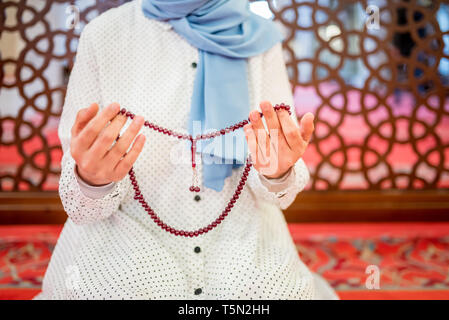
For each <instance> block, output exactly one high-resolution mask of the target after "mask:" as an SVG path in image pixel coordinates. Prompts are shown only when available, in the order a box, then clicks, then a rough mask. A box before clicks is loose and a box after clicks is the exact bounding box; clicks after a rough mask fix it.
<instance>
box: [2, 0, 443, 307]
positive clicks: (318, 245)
mask: <svg viewBox="0 0 449 320" xmlns="http://www.w3.org/2000/svg"><path fill="white" fill-rule="evenodd" d="M124 2H127V1H123V0H116V1H113V0H110V1H106V0H78V1H74V0H54V1H49V0H32V1H30V0H28V1H27V0H9V1H1V2H0V64H1V65H0V66H1V67H0V79H1V83H0V141H1V142H0V298H3V299H14V298H29V297H32V296H33V295H34V294H35V293H36V292H38V291H39V288H40V285H41V281H42V277H43V274H44V272H45V269H46V266H47V264H48V260H49V257H50V255H51V252H52V249H53V247H54V245H55V243H56V240H57V237H58V234H59V231H60V230H61V226H62V224H63V223H64V221H65V219H66V215H65V213H64V211H63V208H62V206H61V204H60V201H59V198H58V195H57V188H58V174H59V171H60V159H61V155H62V153H61V148H60V145H59V140H58V137H57V127H58V119H59V115H60V113H61V109H62V105H63V101H64V95H65V89H66V85H67V82H68V79H69V76H70V71H71V68H72V66H73V62H74V57H75V54H76V48H77V44H78V38H79V34H80V32H81V31H82V29H83V27H84V26H85V24H86V23H87V22H88V21H90V20H91V19H93V18H94V17H96V16H97V15H99V14H101V13H102V12H104V11H105V10H108V9H109V8H111V7H116V6H119V5H121V4H123V3H124ZM250 7H251V10H253V11H254V12H255V13H257V14H259V15H261V16H264V17H265V18H267V19H273V20H274V21H275V22H276V23H277V24H278V26H279V28H280V29H281V30H282V31H283V32H284V34H285V36H286V40H285V41H284V43H283V48H284V54H285V61H286V64H287V68H288V72H289V77H290V82H291V90H292V92H293V93H294V97H295V108H296V110H297V113H298V115H299V116H300V115H302V114H304V113H306V112H309V111H310V112H313V113H314V114H315V115H316V117H317V120H316V132H315V133H314V136H313V138H312V139H313V141H312V143H311V145H310V146H309V148H308V151H307V153H306V154H305V156H304V160H305V162H306V163H307V165H308V167H309V169H310V171H311V176H312V179H311V181H310V183H309V185H308V186H307V190H306V191H305V192H303V193H301V194H300V196H298V198H297V200H296V201H295V203H294V204H293V205H292V206H291V207H290V208H289V209H288V210H287V211H286V212H285V214H286V218H287V221H288V223H289V227H290V231H291V233H292V237H293V239H294V241H295V243H296V245H297V248H298V254H299V255H300V256H301V258H302V259H303V261H304V262H305V263H306V264H307V265H308V266H309V267H310V268H311V269H312V270H314V271H316V272H318V273H320V274H321V275H323V276H324V277H325V278H326V279H327V280H328V281H329V282H330V283H331V285H332V286H334V288H335V289H336V290H337V291H338V292H339V294H340V296H341V297H342V298H344V299H382V298H383V299H409V298H414V299H421V298H424V299H449V4H447V3H446V1H432V0H390V1H387V0H376V1H375V0H373V1H352V0H351V1H349V0H308V1H306V0H269V1H251V2H250ZM274 103H277V102H274ZM376 268H377V269H376ZM373 270H374V271H373ZM377 271H378V272H377ZM376 279H377V280H379V281H377V282H376ZM377 284H378V285H377Z"/></svg>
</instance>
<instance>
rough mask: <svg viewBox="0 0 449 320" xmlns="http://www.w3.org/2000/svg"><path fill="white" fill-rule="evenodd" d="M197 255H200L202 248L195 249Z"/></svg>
mask: <svg viewBox="0 0 449 320" xmlns="http://www.w3.org/2000/svg"><path fill="white" fill-rule="evenodd" d="M193 250H194V251H195V252H196V253H200V252H201V248H200V247H195V249H193Z"/></svg>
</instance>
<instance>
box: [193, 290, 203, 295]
mask: <svg viewBox="0 0 449 320" xmlns="http://www.w3.org/2000/svg"><path fill="white" fill-rule="evenodd" d="M201 292H203V290H201V288H197V289H195V295H200V294H201Z"/></svg>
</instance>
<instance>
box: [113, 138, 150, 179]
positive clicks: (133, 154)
mask: <svg viewBox="0 0 449 320" xmlns="http://www.w3.org/2000/svg"><path fill="white" fill-rule="evenodd" d="M119 141H120V140H119ZM144 144H145V136H144V135H143V134H140V135H139V136H138V137H137V138H136V140H135V141H134V144H133V146H132V147H131V150H129V152H128V153H127V154H126V155H125V157H123V159H122V160H120V162H119V163H118V164H117V166H116V167H115V170H114V172H115V178H116V180H121V179H122V178H123V177H124V176H125V175H126V174H127V173H128V172H129V170H130V169H131V168H132V166H133V165H134V162H136V160H137V157H138V156H139V154H140V152H142V149H143V146H144Z"/></svg>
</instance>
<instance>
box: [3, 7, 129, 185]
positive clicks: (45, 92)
mask: <svg viewBox="0 0 449 320" xmlns="http://www.w3.org/2000/svg"><path fill="white" fill-rule="evenodd" d="M90 2H91V3H90V4H89V1H80V2H76V6H73V7H70V5H74V4H75V1H66V0H56V1H45V0H38V1H26V0H20V1H1V3H0V39H1V42H2V46H1V50H0V65H1V68H0V79H2V82H1V84H0V98H1V115H0V116H1V117H0V130H1V131H0V139H1V141H0V159H1V161H0V164H1V167H0V190H6V191H19V190H24V191H37V190H56V189H57V183H58V179H59V172H60V163H59V162H60V159H61V147H60V143H59V140H58V138H57V125H58V121H59V116H60V113H61V109H62V104H63V101H64V95H65V90H66V84H67V80H68V79H67V78H68V74H69V72H70V69H71V67H72V65H73V60H74V56H75V53H76V46H77V41H78V38H79V34H80V31H81V30H82V27H83V26H84V25H85V24H86V23H87V21H89V20H91V19H92V18H93V17H95V16H97V15H98V14H99V13H101V12H103V11H106V10H107V9H109V8H111V7H114V6H118V5H120V4H122V3H124V2H125V1H104V0H97V1H94V2H93V3H92V1H90Z"/></svg>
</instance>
